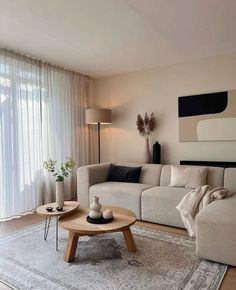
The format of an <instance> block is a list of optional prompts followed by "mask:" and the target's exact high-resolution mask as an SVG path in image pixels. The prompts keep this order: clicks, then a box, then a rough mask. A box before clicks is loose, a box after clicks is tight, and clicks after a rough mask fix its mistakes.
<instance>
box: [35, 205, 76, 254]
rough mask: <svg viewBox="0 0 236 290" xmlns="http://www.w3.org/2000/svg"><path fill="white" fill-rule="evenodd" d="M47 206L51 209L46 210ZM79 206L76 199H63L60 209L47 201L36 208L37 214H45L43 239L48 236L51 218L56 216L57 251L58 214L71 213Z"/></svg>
mask: <svg viewBox="0 0 236 290" xmlns="http://www.w3.org/2000/svg"><path fill="white" fill-rule="evenodd" d="M47 207H52V208H53V211H52V212H50V211H47V210H46V208H47ZM78 207H79V203H78V202H76V201H65V202H64V206H63V210H62V211H57V210H56V203H55V202H53V203H48V204H44V205H41V206H40V207H38V208H37V209H36V212H37V214H38V215H41V216H45V225H44V240H46V239H47V236H48V230H49V226H50V222H51V218H53V217H55V218H56V250H57V251H58V218H59V217H60V216H63V215H65V214H68V213H71V212H73V211H75V210H76V209H77V208H78Z"/></svg>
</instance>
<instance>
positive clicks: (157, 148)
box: [152, 142, 161, 164]
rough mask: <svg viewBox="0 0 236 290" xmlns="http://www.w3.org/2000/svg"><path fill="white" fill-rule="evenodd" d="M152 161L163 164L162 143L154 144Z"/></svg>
mask: <svg viewBox="0 0 236 290" xmlns="http://www.w3.org/2000/svg"><path fill="white" fill-rule="evenodd" d="M152 163H154V164H161V145H160V144H159V143H158V142H156V143H155V144H154V145H153V158H152Z"/></svg>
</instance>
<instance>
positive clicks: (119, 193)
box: [89, 182, 151, 220]
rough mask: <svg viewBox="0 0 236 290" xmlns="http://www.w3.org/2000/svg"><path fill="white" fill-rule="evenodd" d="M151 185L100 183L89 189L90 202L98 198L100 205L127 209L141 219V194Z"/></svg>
mask: <svg viewBox="0 0 236 290" xmlns="http://www.w3.org/2000/svg"><path fill="white" fill-rule="evenodd" d="M150 187H151V185H147V184H142V183H127V182H102V183H98V184H95V185H93V186H91V187H90V190H89V195H90V200H91V198H92V197H93V196H95V195H96V196H98V197H99V201H100V203H101V204H102V205H112V206H119V207H124V208H127V209H129V210H131V211H133V212H134V213H135V214H136V217H137V219H139V220H140V219H141V202H140V201H141V193H142V192H143V190H145V189H148V188H150Z"/></svg>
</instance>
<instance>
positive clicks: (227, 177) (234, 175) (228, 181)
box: [224, 168, 236, 193]
mask: <svg viewBox="0 0 236 290" xmlns="http://www.w3.org/2000/svg"><path fill="white" fill-rule="evenodd" d="M224 187H226V188H227V189H229V190H230V191H232V192H234V193H236V168H226V169H225V174H224Z"/></svg>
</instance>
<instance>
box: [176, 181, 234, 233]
mask: <svg viewBox="0 0 236 290" xmlns="http://www.w3.org/2000/svg"><path fill="white" fill-rule="evenodd" d="M232 195H233V193H232V192H230V191H229V190H227V189H226V188H224V187H215V188H213V187H211V186H210V185H204V186H201V187H198V188H196V189H194V190H192V191H190V192H188V193H187V194H186V195H185V196H184V197H183V199H182V200H181V202H180V203H179V204H178V205H177V207H176V208H177V210H178V211H179V212H180V215H181V218H182V221H183V224H184V226H185V227H186V229H187V231H188V234H189V236H190V237H195V236H196V226H195V219H196V215H197V214H198V213H199V212H200V211H201V210H203V209H204V208H205V207H206V206H207V205H208V204H209V203H211V202H212V201H214V200H219V199H223V198H225V197H228V196H232Z"/></svg>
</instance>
